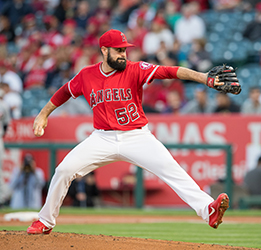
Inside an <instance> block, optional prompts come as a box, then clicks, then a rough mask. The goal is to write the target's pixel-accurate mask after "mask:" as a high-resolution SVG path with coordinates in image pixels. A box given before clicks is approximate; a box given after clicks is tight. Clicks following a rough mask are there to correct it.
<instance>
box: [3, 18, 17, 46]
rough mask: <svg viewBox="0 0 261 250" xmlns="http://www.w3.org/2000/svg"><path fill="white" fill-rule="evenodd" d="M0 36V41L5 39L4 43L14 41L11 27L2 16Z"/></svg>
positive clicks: (8, 21) (7, 20)
mask: <svg viewBox="0 0 261 250" xmlns="http://www.w3.org/2000/svg"><path fill="white" fill-rule="evenodd" d="M0 35H1V38H0V40H2V39H6V42H14V40H15V33H14V29H13V28H12V27H11V23H10V20H9V19H8V17H7V16H4V15H2V16H0ZM2 42H3V41H2ZM2 42H0V43H2Z"/></svg>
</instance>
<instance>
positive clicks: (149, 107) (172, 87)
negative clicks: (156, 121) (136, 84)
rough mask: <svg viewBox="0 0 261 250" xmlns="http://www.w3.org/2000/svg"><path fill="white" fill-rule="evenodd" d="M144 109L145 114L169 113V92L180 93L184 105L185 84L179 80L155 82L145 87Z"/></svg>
mask: <svg viewBox="0 0 261 250" xmlns="http://www.w3.org/2000/svg"><path fill="white" fill-rule="evenodd" d="M144 88H145V89H144V93H143V107H145V108H146V110H145V112H147V113H149V112H153V113H155V112H163V113H164V112H165V111H166V112H168V110H167V106H168V103H167V102H168V101H167V95H168V93H169V92H172V91H176V92H178V94H179V96H180V98H181V102H182V103H184V87H183V83H182V82H181V81H180V80H178V79H164V80H154V81H153V83H151V84H149V85H145V86H144Z"/></svg>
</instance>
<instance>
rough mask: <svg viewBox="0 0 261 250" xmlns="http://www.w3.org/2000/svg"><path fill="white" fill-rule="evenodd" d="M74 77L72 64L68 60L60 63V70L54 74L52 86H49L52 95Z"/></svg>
mask: <svg viewBox="0 0 261 250" xmlns="http://www.w3.org/2000/svg"><path fill="white" fill-rule="evenodd" d="M72 77H73V72H72V68H71V64H70V63H68V62H63V63H61V64H60V65H59V71H58V72H57V73H56V74H55V75H54V77H53V79H52V81H51V82H50V86H49V87H48V92H49V94H50V96H52V95H53V94H54V93H55V92H56V91H57V90H58V89H59V88H60V87H62V86H63V85H64V84H65V83H67V82H69V80H70V79H72Z"/></svg>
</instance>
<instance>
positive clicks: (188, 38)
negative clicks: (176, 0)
mask: <svg viewBox="0 0 261 250" xmlns="http://www.w3.org/2000/svg"><path fill="white" fill-rule="evenodd" d="M181 12H182V17H181V18H180V19H179V20H178V21H177V22H176V25H175V29H174V30H175V36H176V38H177V39H178V41H179V42H180V43H181V45H184V44H191V43H192V42H193V39H197V38H203V37H204V35H205V31H206V27H205V23H204V21H203V20H202V18H201V17H199V16H198V15H196V14H195V7H194V5H193V4H191V3H190V4H184V5H183V6H182V8H181Z"/></svg>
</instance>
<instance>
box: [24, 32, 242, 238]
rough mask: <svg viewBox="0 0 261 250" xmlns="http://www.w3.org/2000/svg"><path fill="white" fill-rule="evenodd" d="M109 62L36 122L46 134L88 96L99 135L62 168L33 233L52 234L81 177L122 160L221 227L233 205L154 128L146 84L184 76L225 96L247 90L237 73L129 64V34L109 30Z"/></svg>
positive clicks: (85, 74) (86, 73)
mask: <svg viewBox="0 0 261 250" xmlns="http://www.w3.org/2000/svg"><path fill="white" fill-rule="evenodd" d="M99 45H100V49H101V53H102V56H103V61H102V62H100V63H97V64H95V65H90V66H86V67H85V68H83V69H82V70H81V71H80V72H79V73H78V74H77V75H76V76H75V77H74V78H73V79H71V80H70V81H69V82H68V83H67V84H65V85H64V86H63V87H61V88H60V89H59V90H58V91H57V92H56V93H55V94H54V95H53V96H52V98H51V100H50V101H49V102H48V103H47V104H46V106H45V107H44V108H43V109H42V110H41V111H40V113H39V114H38V116H37V117H36V118H35V121H34V125H33V130H34V134H35V135H36V136H41V135H42V129H44V128H46V126H47V120H48V116H49V115H50V114H51V112H52V111H54V110H55V109H56V108H57V107H59V106H61V105H62V104H63V103H65V102H66V101H67V100H68V99H69V98H71V97H72V98H77V97H79V96H81V95H83V96H84V97H85V98H86V100H87V101H88V103H89V105H90V107H91V108H92V110H93V125H94V128H95V130H94V132H93V133H92V134H91V135H90V136H89V137H88V138H86V139H85V140H84V141H83V142H81V143H79V144H78V145H77V146H76V147H75V148H74V149H72V150H71V151H70V152H69V153H68V155H67V156H66V157H65V158H64V159H63V161H62V162H61V163H60V164H59V166H58V167H57V168H56V171H55V174H54V176H53V177H52V180H51V183H50V187H49V191H48V195H47V198H46V202H45V204H44V206H43V208H42V209H41V211H40V212H39V220H38V221H36V222H33V224H32V225H31V226H30V227H29V228H28V229H27V232H28V233H29V234H49V233H50V232H51V231H52V229H53V228H54V226H55V225H56V218H57V216H58V214H59V209H60V206H61V204H62V202H63V199H64V197H65V196H66V194H67V191H68V188H69V186H70V183H71V182H72V181H73V180H74V179H75V178H76V177H77V176H84V175H86V174H88V173H89V172H91V171H93V170H95V169H97V168H99V167H102V166H104V165H107V164H109V163H112V162H116V161H126V162H129V163H131V164H134V165H137V166H140V167H141V168H143V169H146V170H147V171H150V172H152V173H154V174H155V175H157V176H158V177H159V178H160V179H161V180H163V181H164V182H165V183H167V184H168V185H169V186H170V187H171V188H172V189H173V190H174V191H175V192H176V193H177V194H178V195H179V196H180V198H181V199H182V200H183V201H185V202H186V203H187V204H188V205H189V206H191V207H192V208H193V209H194V210H195V211H196V213H197V215H199V216H201V217H202V219H203V220H205V221H206V222H208V223H209V225H210V226H211V227H213V228H217V227H218V225H219V224H220V223H221V222H222V217H223V215H224V212H225V211H226V209H227V208H228V207H229V198H228V196H227V195H226V194H224V193H223V194H220V195H219V197H218V198H217V200H214V199H213V198H212V197H211V196H209V195H208V194H207V193H205V192H203V191H202V190H201V189H200V188H199V186H198V185H197V184H196V183H195V182H194V180H193V179H192V178H191V177H190V176H189V175H188V174H187V173H186V172H185V171H184V170H183V169H182V168H181V167H180V165H179V164H178V163H177V162H176V161H175V159H173V157H172V155H171V154H170V153H169V151H168V150H167V149H166V148H165V147H164V146H163V144H162V143H161V142H160V141H158V140H157V139H156V138H155V137H154V136H153V135H152V133H151V132H150V130H149V128H148V120H147V118H146V116H145V114H144V112H143V110H142V105H141V104H142V93H143V85H144V84H145V83H147V84H149V83H151V82H152V81H153V79H166V78H168V79H170V78H178V79H184V80H191V81H196V82H199V83H202V84H205V85H207V86H208V87H211V88H214V89H216V90H218V91H222V92H224V93H228V92H230V93H233V94H239V92H240V91H241V86H240V84H239V82H238V79H237V76H236V73H235V70H234V69H233V68H232V67H230V66H225V65H224V66H218V67H215V68H214V69H213V70H211V71H210V72H209V73H200V72H196V71H193V70H190V69H187V68H184V67H174V66H173V67H170V66H159V65H153V64H149V63H147V62H142V61H141V62H131V61H128V60H127V57H126V49H127V48H128V47H131V46H133V45H132V44H130V43H128V41H127V39H126V36H125V34H123V33H122V32H120V31H118V30H109V31H107V32H106V33H104V34H103V35H102V36H101V37H100V39H99Z"/></svg>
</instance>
